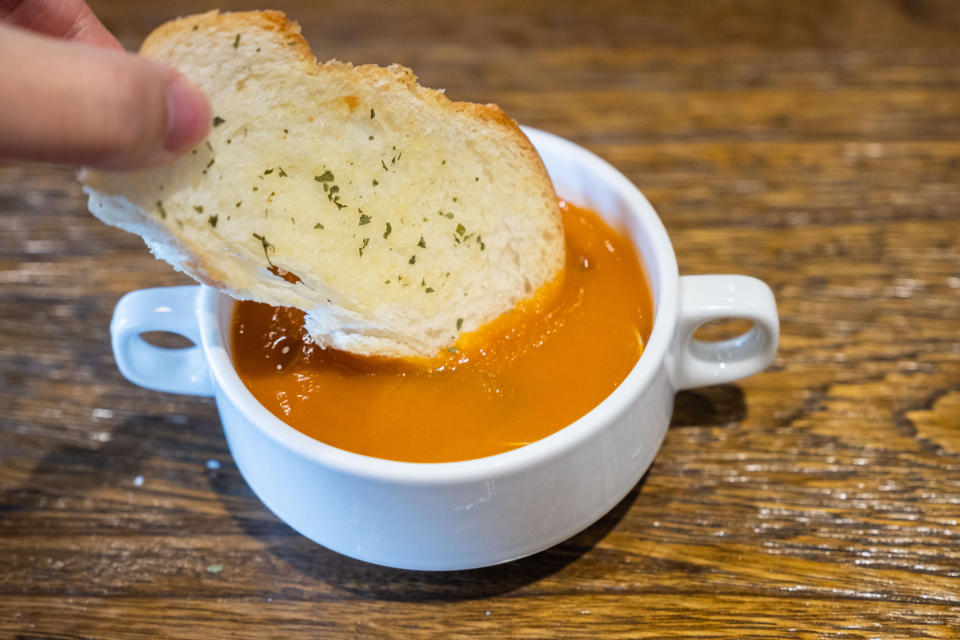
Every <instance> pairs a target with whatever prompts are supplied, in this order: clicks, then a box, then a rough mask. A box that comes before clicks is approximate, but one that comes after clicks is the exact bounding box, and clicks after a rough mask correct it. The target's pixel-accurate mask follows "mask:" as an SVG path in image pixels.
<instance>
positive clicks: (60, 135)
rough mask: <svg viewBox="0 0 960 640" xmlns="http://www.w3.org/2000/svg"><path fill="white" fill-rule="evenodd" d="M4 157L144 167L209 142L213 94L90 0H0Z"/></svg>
mask: <svg viewBox="0 0 960 640" xmlns="http://www.w3.org/2000/svg"><path fill="white" fill-rule="evenodd" d="M0 114H2V116H0V159H8V160H31V161H39V162H55V163H61V164H72V165H78V166H79V165H84V166H90V167H97V168H101V169H118V170H123V169H138V168H143V167H151V166H157V165H161V164H164V163H166V162H169V161H171V160H173V159H174V158H176V157H177V156H178V155H180V154H181V153H183V152H184V151H186V150H188V149H190V148H192V147H193V146H194V145H196V144H197V143H198V142H200V141H202V140H203V139H204V138H205V137H206V135H207V133H208V131H209V129H210V125H211V111H210V105H209V103H208V102H207V98H206V97H205V96H204V95H203V93H202V92H201V91H200V90H199V89H198V88H196V87H195V86H194V85H192V84H191V83H190V82H189V81H188V80H187V79H186V78H185V77H184V76H182V75H181V74H180V73H178V72H177V71H176V70H174V69H172V68H171V67H168V66H166V65H163V64H160V63H158V62H155V61H153V60H148V59H146V58H142V57H140V56H137V55H135V54H132V53H127V52H125V51H124V49H123V46H122V45H121V44H120V42H119V41H117V39H116V38H115V37H114V36H113V35H112V34H111V33H110V32H109V31H108V30H107V28H106V27H104V26H103V24H102V23H101V22H100V20H99V19H98V18H97V17H96V16H95V15H94V13H93V11H91V10H90V8H89V7H88V6H87V5H86V3H85V2H83V0H0Z"/></svg>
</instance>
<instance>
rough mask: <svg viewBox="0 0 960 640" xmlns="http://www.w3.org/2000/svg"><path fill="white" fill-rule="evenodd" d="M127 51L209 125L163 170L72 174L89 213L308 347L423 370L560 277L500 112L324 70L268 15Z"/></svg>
mask: <svg viewBox="0 0 960 640" xmlns="http://www.w3.org/2000/svg"><path fill="white" fill-rule="evenodd" d="M141 53H142V54H143V55H145V56H147V57H150V58H155V59H158V60H162V61H164V62H166V63H168V64H170V65H172V66H174V67H176V68H177V69H179V70H180V71H181V72H182V73H183V74H185V75H186V76H187V77H188V78H189V79H190V80H191V81H192V82H194V83H195V84H196V85H198V86H199V87H200V88H202V89H203V90H204V92H205V93H206V94H207V96H208V97H209V99H210V102H211V105H212V106H213V112H214V114H215V117H214V119H213V128H212V130H211V133H210V136H209V138H208V140H207V141H206V142H205V143H203V144H201V145H199V146H198V147H197V148H195V149H193V150H192V151H190V152H188V153H186V154H185V155H184V156H182V157H181V158H179V159H178V160H177V161H175V162H174V163H173V164H171V165H169V166H166V167H162V168H156V169H149V170H141V171H135V172H126V173H108V172H100V171H92V170H85V171H84V172H83V174H82V175H81V180H82V182H83V184H84V185H85V190H86V191H87V192H88V194H89V196H90V201H89V206H90V210H91V211H92V212H93V213H94V215H96V216H97V217H99V218H100V219H101V220H103V221H104V222H106V223H108V224H111V225H115V226H117V227H120V228H122V229H126V230H128V231H131V232H134V233H137V234H139V235H141V236H142V237H143V238H144V240H145V241H146V243H147V245H148V246H149V247H150V249H151V250H152V251H153V252H154V254H155V255H156V256H157V257H159V258H162V259H164V260H166V261H168V262H170V263H171V264H172V265H173V266H174V267H176V268H177V269H179V270H181V271H184V272H185V273H187V274H189V275H190V276H192V277H193V278H195V279H196V280H198V281H200V282H202V283H205V284H208V285H210V286H213V287H216V288H218V289H220V290H222V291H224V292H226V293H228V294H229V295H231V296H233V297H235V298H239V299H248V300H257V301H260V302H264V303H268V304H272V305H280V306H291V307H298V308H300V309H302V310H304V311H305V312H307V319H306V325H307V329H308V331H309V333H310V334H311V337H312V339H313V340H314V341H315V342H316V343H318V344H320V345H321V346H324V347H333V348H337V349H342V350H346V351H352V352H355V353H359V354H368V355H381V356H390V357H432V356H433V355H435V354H437V353H439V352H440V351H441V350H442V349H444V348H449V347H451V346H452V345H453V344H454V343H455V342H456V340H457V338H458V336H459V335H460V334H461V333H462V332H467V331H472V330H475V329H477V328H478V327H480V326H482V325H483V324H485V323H487V322H489V321H490V320H492V319H494V318H495V317H497V316H498V315H500V314H502V313H504V312H506V311H508V310H510V309H512V308H513V307H514V306H516V304H517V303H518V302H520V301H521V300H523V299H525V298H528V297H530V296H532V295H533V294H534V293H535V292H536V291H538V290H539V289H540V288H541V287H543V286H544V285H546V284H548V283H549V282H551V281H553V280H554V279H555V278H556V277H558V274H559V273H560V272H561V269H562V266H563V260H564V244H563V242H564V241H563V231H562V227H561V221H560V210H559V205H558V202H557V197H556V195H555V193H554V191H553V187H552V185H551V182H550V179H549V177H548V176H547V174H546V171H545V170H544V167H543V164H542V162H541V160H540V158H539V156H538V155H537V153H536V152H535V151H534V149H533V147H532V146H531V144H530V142H529V141H528V140H527V138H526V137H525V136H524V135H523V133H522V132H521V131H520V130H519V128H518V127H517V125H516V123H515V122H513V121H512V120H511V119H509V118H508V117H507V116H506V115H504V113H503V112H502V111H501V110H500V108H499V107H496V106H495V105H477V104H470V103H463V102H451V101H450V100H449V99H447V98H446V96H444V95H443V93H442V92H439V91H434V90H431V89H426V88H423V87H421V86H419V85H418V84H417V82H416V76H414V75H413V73H412V72H411V71H410V70H408V69H406V68H404V67H400V66H397V65H392V66H390V67H386V68H382V67H377V66H373V65H365V66H358V67H354V66H352V65H350V64H347V63H342V62H338V61H330V62H327V63H319V62H318V61H317V60H316V59H315V58H314V56H313V54H312V53H311V51H310V48H309V46H308V45H307V42H306V41H305V40H304V39H303V38H302V37H301V36H300V29H299V26H298V25H297V24H296V23H294V22H291V21H289V20H287V18H286V17H285V16H284V15H283V14H282V13H279V12H275V11H263V12H248V13H218V12H210V13H205V14H201V15H195V16H189V17H186V18H182V19H179V20H175V21H172V22H169V23H167V24H164V25H162V26H161V27H159V28H158V29H157V30H155V31H154V32H153V33H152V34H151V35H150V36H149V37H148V38H147V39H146V41H145V42H144V43H143V46H142V48H141Z"/></svg>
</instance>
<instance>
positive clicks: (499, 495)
mask: <svg viewBox="0 0 960 640" xmlns="http://www.w3.org/2000/svg"><path fill="white" fill-rule="evenodd" d="M525 131H526V133H527V135H528V136H529V137H530V140H531V141H532V142H533V144H534V146H536V147H537V150H538V151H539V152H540V155H541V156H542V157H543V160H544V163H545V164H546V167H547V170H548V171H549V173H550V175H551V177H552V178H553V181H554V184H555V186H556V189H557V192H558V193H559V194H560V195H561V196H562V197H563V198H565V199H567V200H568V201H570V202H572V203H574V204H577V205H582V206H586V207H588V208H591V209H593V210H595V211H597V212H598V213H599V214H601V215H602V216H603V217H604V218H605V219H606V220H607V221H609V222H610V223H612V224H613V225H615V226H617V227H620V228H623V229H625V230H626V231H627V233H629V235H630V237H631V238H632V239H633V242H634V243H635V245H636V247H637V249H638V251H639V253H640V255H641V257H642V261H643V265H644V268H645V270H646V273H647V276H648V278H649V281H650V285H651V288H652V293H653V298H654V307H655V318H654V323H653V331H652V333H651V335H650V339H649V341H648V343H647V345H646V349H645V350H644V353H643V355H642V357H641V358H640V360H639V362H637V364H636V366H635V367H634V368H633V370H632V371H631V372H630V374H629V375H628V376H627V378H626V379H625V380H624V381H623V382H622V383H621V384H620V386H619V387H617V389H616V390H615V391H614V392H613V393H612V394H610V396H609V397H608V398H607V399H605V400H604V401H603V402H602V403H600V404H599V405H598V406H597V407H596V408H595V409H593V410H592V411H591V412H590V413H588V414H587V415H585V416H583V417H582V418H580V419H579V420H577V421H576V422H574V423H573V424H571V425H569V426H567V427H565V428H564V429H561V430H560V431H558V432H556V433H554V434H553V435H550V436H548V437H546V438H544V439H542V440H539V441H537V442H534V443H532V444H529V445H527V446H524V447H521V448H519V449H516V450H513V451H509V452H507V453H502V454H499V455H495V456H490V457H487V458H479V459H476V460H468V461H465V462H451V463H440V464H423V463H407V462H395V461H389V460H380V459H377V458H371V457H367V456H362V455H358V454H355V453H349V452H347V451H343V450H340V449H337V448H334V447H331V446H329V445H326V444H323V443H322V442H318V441H316V440H313V439H312V438H309V437H307V436H305V435H303V434H302V433H300V432H299V431H297V430H295V429H294V428H292V427H290V426H288V425H286V424H285V423H284V422H282V421H281V420H280V419H279V418H277V417H276V416H274V415H273V414H271V413H270V412H269V411H267V409H266V408H264V407H263V406H262V405H261V404H260V403H258V402H257V401H256V400H255V399H254V397H253V396H252V395H251V394H250V392H249V391H248V390H247V388H246V387H245V386H244V384H243V382H241V380H240V378H239V377H238V376H237V373H236V371H235V370H234V368H233V365H232V363H231V361H230V345H229V341H228V339H227V336H229V335H230V324H231V315H232V311H233V306H234V303H233V300H231V299H230V298H228V297H225V296H223V295H221V294H219V293H218V292H217V291H215V290H213V289H209V288H207V287H199V286H196V287H172V288H162V289H145V290H141V291H135V292H133V293H130V294H128V295H126V296H124V297H123V298H122V299H121V300H120V302H119V303H118V304H117V307H116V310H115V312H114V316H113V322H112V324H111V327H110V329H111V335H112V339H113V351H114V355H115V357H116V360H117V364H118V366H119V368H120V370H121V372H123V374H124V376H126V377H127V378H128V379H129V380H130V381H132V382H134V383H135V384H138V385H141V386H144V387H147V388H150V389H157V390H160V391H167V392H173V393H185V394H194V395H212V396H214V397H215V398H216V402H217V407H218V409H219V411H220V418H221V420H222V422H223V428H224V432H225V434H226V437H227V442H228V444H229V446H230V451H231V453H232V454H233V457H234V460H235V461H236V464H237V467H238V468H239V469H240V472H241V473H242V474H243V476H244V478H245V479H246V481H247V483H249V485H250V487H251V488H252V489H253V490H254V492H256V494H257V496H259V497H260V499H261V500H262V501H263V502H264V504H266V505H267V507H269V508H270V509H271V510H272V511H273V512H274V513H275V514H277V516H279V517H280V518H281V519H282V520H283V521H285V522H286V523H288V524H289V525H290V526H291V527H293V528H294V529H296V530H297V531H299V532H300V533H302V534H303V535H305V536H307V537H308V538H310V539H312V540H315V541H316V542H318V543H320V544H322V545H324V546H326V547H329V548H330V549H333V550H335V551H338V552H340V553H342V554H345V555H348V556H352V557H354V558H358V559H361V560H365V561H367V562H373V563H377V564H382V565H387V566H392V567H400V568H406V569H434V570H445V569H468V568H472V567H481V566H486V565H492V564H496V563H500V562H506V561H509V560H514V559H516V558H521V557H523V556H526V555H529V554H532V553H536V552H537V551H541V550H543V549H546V548H548V547H550V546H552V545H554V544H556V543H558V542H560V541H562V540H564V539H566V538H568V537H570V536H572V535H574V534H575V533H577V532H579V531H581V530H582V529H584V528H586V527H588V526H589V525H590V524H592V523H593V522H595V521H596V520H598V519H599V518H600V517H601V516H603V515H604V514H605V513H606V512H607V511H609V510H610V509H611V508H612V507H613V506H614V505H616V504H617V502H619V501H620V500H621V499H622V498H623V497H624V496H625V495H626V494H627V492H629V491H630V489H631V488H632V487H633V486H634V485H635V484H636V483H637V481H638V480H639V479H640V477H641V476H642V475H643V473H644V472H645V471H646V469H647V467H648V466H649V465H650V463H651V461H652V460H653V457H654V454H655V453H656V452H657V449H658V448H659V447H660V443H661V442H662V440H663V437H664V434H665V432H666V429H667V425H668V424H669V422H670V415H671V412H672V410H673V396H674V394H675V393H676V391H677V390H679V389H685V388H689V387H695V386H702V385H709V384H718V383H724V382H730V381H733V380H736V379H738V378H742V377H744V376H747V375H750V374H752V373H755V372H757V371H760V370H762V369H763V368H765V367H766V366H767V365H768V364H769V363H770V361H771V360H772V359H773V356H774V354H775V352H776V346H777V340H778V335H779V326H778V320H777V311H776V305H775V302H774V298H773V294H772V293H771V291H770V289H769V288H768V287H767V286H766V285H765V284H764V283H762V282H760V281H759V280H756V279H754V278H749V277H745V276H729V275H715V276H686V277H683V278H680V277H679V276H678V273H677V262H676V258H675V257H674V254H673V248H672V247H671V245H670V240H669V238H668V237H667V233H666V231H665V230H664V228H663V225H662V224H661V222H660V219H659V218H658V217H657V214H656V213H655V212H654V210H653V208H652V207H651V206H650V203H648V202H647V200H646V199H645V198H644V197H643V195H642V194H641V193H640V192H639V191H638V190H637V188H636V187H634V186H633V184H631V183H630V181H629V180H627V179H626V178H625V177H624V176H623V175H622V174H620V173H619V172H618V171H617V170H616V169H614V168H613V167H612V166H610V165H609V164H607V163H606V162H604V161H603V160H601V159H600V158H598V157H597V156H595V155H593V154H592V153H590V152H588V151H586V150H585V149H583V148H581V147H578V146H576V145H574V144H573V143H571V142H568V141H566V140H563V139H562V138H558V137H556V136H554V135H551V134H548V133H544V132H542V131H537V130H535V129H525ZM720 318H746V319H749V320H752V321H753V322H754V327H753V328H752V329H751V330H750V331H748V332H747V333H745V334H743V335H741V336H739V337H737V338H734V339H732V340H727V341H724V342H719V343H705V342H700V341H697V340H694V339H693V338H692V335H693V332H694V330H695V329H696V328H697V327H698V326H699V325H701V324H702V323H704V322H706V321H708V320H714V319H720ZM147 331H170V332H175V333H179V334H182V335H184V336H186V337H187V338H189V339H190V340H192V341H193V342H194V343H195V345H197V346H194V347H192V348H187V349H163V348H160V347H156V346H153V345H150V344H149V343H147V342H146V341H144V340H143V339H142V338H141V337H140V334H142V333H144V332H147ZM575 357H576V355H575V354H571V358H575Z"/></svg>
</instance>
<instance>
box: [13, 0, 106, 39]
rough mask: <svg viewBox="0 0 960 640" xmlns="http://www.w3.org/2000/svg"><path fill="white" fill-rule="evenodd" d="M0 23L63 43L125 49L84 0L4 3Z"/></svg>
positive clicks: (27, 0)
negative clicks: (72, 42) (21, 28)
mask: <svg viewBox="0 0 960 640" xmlns="http://www.w3.org/2000/svg"><path fill="white" fill-rule="evenodd" d="M0 22H5V23H7V24H10V25H14V26H18V27H23V28H24V29H27V30H29V31H33V32H35V33H42V34H45V35H48V36H53V37H55V38H60V39H62V40H75V41H77V42H85V43H87V44H92V45H95V46H98V47H105V48H108V49H123V45H121V44H120V42H119V41H118V40H117V39H116V38H115V37H114V36H113V34H112V33H110V32H109V31H108V30H107V28H106V27H105V26H103V23H102V22H100V19H99V18H97V16H96V15H95V14H94V13H93V11H92V10H91V9H90V7H88V6H87V3H86V2H84V1H83V0H0Z"/></svg>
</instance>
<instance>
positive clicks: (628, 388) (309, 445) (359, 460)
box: [200, 128, 678, 481]
mask: <svg viewBox="0 0 960 640" xmlns="http://www.w3.org/2000/svg"><path fill="white" fill-rule="evenodd" d="M524 132H525V133H526V134H527V136H528V137H529V138H530V140H531V142H533V144H534V146H535V147H536V148H537V150H538V152H539V153H540V155H541V157H542V158H543V161H544V165H545V166H546V168H547V171H548V173H549V174H550V176H551V178H552V180H553V182H554V187H555V189H556V191H557V193H558V195H559V196H560V197H562V198H564V199H566V200H567V201H569V202H571V203H573V204H575V205H578V206H582V207H586V208H589V209H592V210H594V211H596V212H597V213H598V214H599V215H600V216H602V217H603V218H604V219H605V220H606V221H607V222H608V223H609V224H610V225H611V226H613V227H614V228H617V229H622V230H624V231H625V232H626V233H627V234H628V235H629V236H630V238H631V239H632V240H633V243H634V245H635V246H636V248H637V250H638V253H639V255H640V259H641V264H642V266H643V268H644V271H645V273H646V277H647V281H648V285H649V286H650V289H651V294H652V296H653V304H654V321H653V330H652V332H651V335H650V338H649V340H648V341H647V344H646V345H645V348H644V352H643V354H642V355H641V357H640V359H639V361H638V362H637V364H636V365H635V366H634V368H633V369H632V370H631V372H630V373H629V374H628V376H627V377H626V378H625V379H624V381H623V382H622V383H621V384H620V386H618V387H617V389H615V390H614V392H613V393H612V394H610V396H608V397H607V398H606V399H605V400H604V401H603V402H601V403H600V404H599V405H597V407H595V408H594V409H593V410H592V411H590V412H589V413H588V414H586V415H585V416H583V417H582V418H580V419H579V420H577V421H576V422H574V423H573V424H571V425H569V426H567V427H564V428H563V429H560V430H559V431H557V432H555V433H553V434H551V435H549V436H547V437H546V438H543V439H541V440H538V441H536V442H533V443H531V444H529V445H526V446H524V447H520V448H519V449H514V450H512V451H508V452H505V453H501V454H497V455H495V456H490V457H487V458H479V459H475V460H467V461H462V462H447V463H412V462H396V461H391V460H382V459H378V458H370V457H368V456H362V455H359V454H354V453H350V452H347V451H343V450H341V449H337V448H335V447H331V446H329V445H326V444H324V443H321V442H319V441H317V440H313V439H312V438H309V437H308V436H306V435H304V434H302V433H300V432H299V431H296V430H295V429H293V428H292V427H290V426H289V425H287V424H285V423H284V422H282V421H281V420H279V419H278V418H276V417H275V416H273V414H271V413H270V412H269V411H267V409H266V408H265V407H263V406H262V405H261V404H260V403H259V402H257V401H256V399H255V398H254V397H253V395H252V394H251V393H250V392H249V391H248V390H247V389H246V387H245V386H244V384H243V382H242V381H241V380H240V378H239V376H238V375H237V373H236V371H235V370H234V369H233V366H232V363H231V362H230V341H229V338H228V337H229V336H230V335H231V324H232V320H233V309H234V301H233V300H232V299H230V298H228V297H227V296H225V295H221V294H218V293H217V292H216V291H214V290H212V289H209V290H206V291H205V292H204V294H205V295H204V297H203V300H204V302H201V310H200V313H201V333H202V337H203V343H204V348H205V350H206V352H207V357H208V360H209V362H210V364H211V370H212V372H213V375H214V377H215V378H216V379H217V381H218V386H219V387H220V389H221V390H222V391H223V392H224V393H225V394H226V396H227V397H228V398H229V399H230V400H231V401H232V402H233V404H234V405H236V406H237V407H238V408H239V409H240V410H241V412H243V413H244V414H246V415H247V417H249V418H250V419H251V420H252V421H253V422H255V423H256V424H257V426H258V427H260V428H261V429H264V430H265V431H266V432H267V433H269V434H270V435H271V436H272V437H274V438H276V439H278V440H280V441H281V442H282V443H284V444H286V445H287V446H290V447H292V448H296V449H297V451H298V452H299V453H301V454H304V455H308V456H312V457H314V458H316V459H318V460H319V461H321V462H323V463H324V464H328V465H332V466H336V467H340V468H343V469H344V470H350V471H351V472H359V473H364V474H366V475H377V476H381V477H384V479H390V480H418V481H429V480H430V478H440V477H443V478H447V479H449V478H450V476H451V474H466V475H468V476H469V475H472V474H476V473H481V472H483V471H485V470H486V469H488V467H489V464H490V463H491V461H496V464H498V465H500V466H501V468H503V467H504V466H512V465H514V464H529V463H531V462H533V461H534V460H535V459H536V458H537V457H540V456H550V455H554V454H557V453H558V452H560V451H562V450H565V449H566V448H568V447H571V446H576V444H577V443H578V442H579V441H580V440H581V439H583V438H589V437H590V436H591V434H592V433H594V432H595V431H596V430H597V429H599V428H602V427H603V425H604V424H606V423H608V422H609V421H610V420H612V419H613V418H614V417H615V416H616V415H619V414H620V413H621V412H622V411H623V410H624V408H625V406H626V405H627V404H628V403H629V402H631V401H632V400H633V399H634V398H636V397H637V396H638V395H639V393H640V392H641V391H642V390H643V388H644V387H645V386H646V385H647V384H648V383H649V381H650V379H651V377H652V376H654V375H658V374H659V373H661V371H662V367H661V364H662V362H663V360H664V358H665V357H666V353H667V350H668V348H669V342H670V340H671V338H672V335H673V328H674V325H675V323H676V313H677V279H678V275H677V264H676V259H675V257H674V254H673V249H672V247H671V245H670V241H669V238H668V237H667V234H666V230H665V229H664V227H663V224H662V223H661V222H660V219H659V217H658V216H657V214H656V212H655V211H654V210H653V207H651V206H650V203H649V202H648V201H647V200H646V198H644V196H643V195H642V194H641V193H640V191H639V190H638V189H637V188H636V187H635V186H634V185H633V184H632V183H631V182H630V181H629V180H627V178H626V177H624V176H623V175H622V174H621V173H620V172H618V171H617V170H616V169H614V168H613V167H612V166H611V165H609V164H608V163H606V162H605V161H603V160H601V159H600V158H598V157H597V156H595V155H593V154H592V153H590V152H589V151H587V150H585V149H583V148H582V147H579V146H577V145H575V144H573V143H571V142H569V141H567V140H564V139H563V138H559V137H557V136H554V135H552V134H549V133H545V132H542V131H539V130H536V129H530V128H524Z"/></svg>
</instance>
